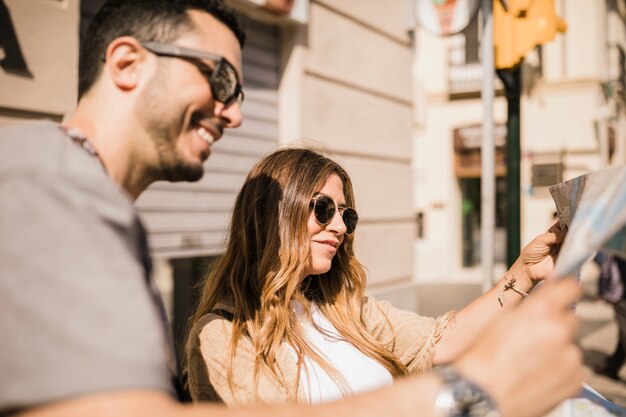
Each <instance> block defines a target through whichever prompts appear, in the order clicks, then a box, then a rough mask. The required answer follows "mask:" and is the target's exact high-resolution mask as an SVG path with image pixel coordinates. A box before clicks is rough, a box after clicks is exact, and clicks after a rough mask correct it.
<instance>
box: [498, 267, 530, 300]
mask: <svg viewBox="0 0 626 417" xmlns="http://www.w3.org/2000/svg"><path fill="white" fill-rule="evenodd" d="M515 282H516V279H515V278H511V279H510V280H509V278H508V277H507V274H504V287H502V290H500V296H499V297H498V302H499V303H500V307H504V292H505V291H508V290H513V291H514V292H516V293H518V294H519V295H521V296H522V297H527V296H528V293H527V292H524V291H522V290H519V289H517V288H515Z"/></svg>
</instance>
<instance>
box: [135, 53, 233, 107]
mask: <svg viewBox="0 0 626 417" xmlns="http://www.w3.org/2000/svg"><path fill="white" fill-rule="evenodd" d="M141 46H143V47H144V48H146V49H147V50H148V51H150V52H152V53H153V54H155V55H157V56H166V57H174V58H181V59H186V60H189V61H191V62H192V63H193V64H194V65H195V66H196V67H198V69H199V70H200V72H202V74H204V75H205V76H206V77H207V79H208V80H209V85H210V86H211V93H212V94H213V98H215V99H216V100H217V101H219V102H220V103H224V105H225V106H228V105H230V104H231V103H232V102H234V101H235V100H237V101H238V102H239V103H241V102H243V91H242V90H241V83H239V77H238V76H237V71H235V67H233V65H232V64H231V63H230V62H228V61H227V60H226V58H224V57H223V56H219V55H215V54H212V53H209V52H205V51H199V50H197V49H191V48H185V47H182V46H178V45H172V44H167V43H158V42H142V43H141ZM207 59H208V60H210V61H212V62H213V63H215V68H210V67H209V66H208V65H206V64H205V63H204V62H203V60H207Z"/></svg>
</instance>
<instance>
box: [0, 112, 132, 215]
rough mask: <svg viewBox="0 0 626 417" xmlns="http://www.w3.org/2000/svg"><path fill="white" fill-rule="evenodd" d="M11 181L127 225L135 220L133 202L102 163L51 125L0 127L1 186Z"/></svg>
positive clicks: (42, 122)
mask: <svg viewBox="0 0 626 417" xmlns="http://www.w3.org/2000/svg"><path fill="white" fill-rule="evenodd" d="M11 181H12V182H14V183H16V184H17V183H19V184H22V185H23V186H24V187H30V186H32V187H36V188H42V189H43V188H46V189H48V190H54V193H55V195H57V196H63V198H64V199H66V200H67V201H72V202H74V203H76V206H77V207H79V206H80V207H87V208H89V209H90V210H92V211H93V212H98V213H105V214H107V216H112V217H114V218H119V219H118V220H119V221H121V222H123V223H128V221H132V220H133V218H134V213H135V210H134V208H133V206H132V200H131V199H130V197H129V196H128V195H127V194H126V193H125V192H124V191H123V190H122V189H121V188H120V186H119V185H118V184H116V183H115V182H114V181H113V180H111V178H110V177H109V176H108V175H107V174H106V172H105V170H104V168H103V167H102V165H101V163H100V161H99V160H98V158H97V157H94V156H93V155H91V154H90V153H89V152H87V150H85V149H83V148H82V147H81V146H80V145H78V144H76V143H74V142H73V141H72V140H71V139H70V138H69V137H68V136H67V134H66V133H65V132H64V130H63V129H62V128H61V127H60V126H59V125H57V124H55V123H52V122H49V121H39V122H27V123H16V124H13V125H8V126H2V127H0V182H5V184H6V183H7V182H11ZM24 189H26V188H24ZM120 216H122V217H120Z"/></svg>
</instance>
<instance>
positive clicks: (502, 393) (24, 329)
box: [0, 0, 581, 417]
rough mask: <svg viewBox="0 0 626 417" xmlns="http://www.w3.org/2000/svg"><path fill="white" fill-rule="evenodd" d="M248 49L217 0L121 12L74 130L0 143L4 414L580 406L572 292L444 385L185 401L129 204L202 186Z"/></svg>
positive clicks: (39, 129) (555, 289)
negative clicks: (320, 397) (222, 402)
mask: <svg viewBox="0 0 626 417" xmlns="http://www.w3.org/2000/svg"><path fill="white" fill-rule="evenodd" d="M243 43H244V36H243V33H242V31H241V29H240V28H239V25H238V23H237V19H236V17H235V15H234V14H233V13H232V12H231V11H229V10H228V9H226V8H225V7H224V5H223V4H222V2H221V1H219V0H111V1H109V2H107V3H106V4H105V5H104V6H103V8H102V9H101V10H100V11H99V12H98V14H97V15H96V16H95V17H94V20H93V22H92V25H91V27H90V29H89V31H88V33H87V35H86V38H85V42H84V44H83V45H81V55H80V71H79V102H78V106H77V109H76V112H75V113H74V114H73V115H72V117H71V118H70V119H69V120H68V122H67V123H66V124H65V125H64V126H57V125H55V124H52V123H50V122H37V123H25V124H19V125H13V126H8V127H4V128H1V129H0V268H1V273H0V415H9V414H19V415H24V416H48V417H49V416H64V417H72V416H81V417H83V416H90V417H99V416H116V417H118V416H151V417H152V416H192V415H194V416H195V415H198V416H204V417H206V416H211V415H220V416H221V415H223V416H225V417H234V416H236V415H246V416H250V415H254V416H257V417H261V416H272V417H277V416H282V415H284V416H292V415H304V416H325V417H327V416H328V415H350V414H353V415H359V416H366V417H367V416H382V417H384V416H413V415H422V416H425V417H429V416H434V415H435V413H438V415H446V416H447V415H450V416H451V415H456V414H453V412H454V408H452V405H455V404H456V402H455V401H456V400H455V398H453V396H452V397H451V395H452V394H453V393H454V392H455V391H454V389H456V388H461V387H471V388H472V389H473V392H474V394H481V395H474V396H473V397H472V398H475V399H478V400H480V402H481V403H479V402H478V400H475V403H472V404H463V405H462V406H463V407H464V410H465V409H467V410H478V408H473V407H479V406H481V404H482V407H483V408H482V409H484V407H485V406H488V408H490V409H491V410H492V411H493V410H494V409H495V408H498V409H499V410H500V411H501V412H502V413H503V414H505V415H506V416H507V417H532V416H538V415H541V414H542V413H545V412H546V411H547V410H548V409H549V408H550V407H551V406H553V405H555V404H556V403H557V402H558V401H559V400H561V399H563V398H565V397H566V396H568V395H570V394H572V393H574V392H575V391H576V389H577V388H578V386H579V381H580V377H581V368H580V353H579V351H578V350H577V348H576V346H575V345H574V344H573V342H572V336H573V333H574V329H575V319H574V318H573V316H572V315H571V314H570V313H569V311H568V308H569V305H570V303H571V302H572V301H573V300H574V299H575V298H576V297H577V296H578V291H577V289H576V286H575V285H574V284H572V283H568V282H560V283H558V284H546V285H545V286H544V289H542V290H541V291H540V293H541V294H538V295H537V296H534V297H532V298H533V299H532V300H529V301H528V302H525V303H524V304H522V306H521V307H520V308H517V309H510V310H511V311H503V312H502V316H501V320H498V321H497V323H496V324H495V325H493V326H492V327H490V328H489V329H488V330H486V331H485V332H484V334H483V335H482V337H481V339H480V340H479V342H477V343H476V345H475V346H473V347H472V348H471V349H470V350H469V351H468V352H465V353H464V354H463V355H461V356H460V357H459V358H458V359H457V360H456V361H455V363H454V365H455V368H454V369H455V370H454V371H451V372H447V373H446V374H445V376H442V375H439V376H438V375H436V374H434V373H430V374H427V375H424V376H420V377H414V378H406V380H405V381H400V382H397V383H396V384H395V385H394V386H393V387H391V388H388V389H386V390H381V391H378V392H375V393H370V394H367V395H363V396H356V397H351V398H348V399H346V400H344V401H340V402H336V403H331V404H326V405H323V406H318V407H305V406H294V405H285V406H280V407H275V408H268V407H265V408H250V409H245V408H244V409H237V410H233V409H226V408H224V407H221V406H216V405H195V406H190V405H182V404H181V403H180V402H179V401H178V397H179V395H177V391H178V394H180V386H179V384H178V383H177V381H178V378H177V374H178V371H177V369H176V365H175V361H174V357H175V356H174V353H173V351H172V349H171V342H170V338H169V331H168V328H169V327H168V324H167V320H166V318H165V315H164V314H163V309H162V305H161V303H160V300H159V296H158V294H157V292H156V291H155V290H154V285H153V282H152V280H151V263H150V255H149V253H148V248H147V242H146V235H145V232H144V230H143V227H142V225H141V222H140V220H139V218H138V216H137V213H136V211H135V209H134V207H133V201H134V200H135V199H136V197H137V196H138V195H139V194H140V193H141V192H142V191H143V190H145V189H146V187H148V186H149V185H150V184H151V183H153V182H154V181H157V180H169V181H194V180H198V179H199V178H200V177H201V176H202V174H203V169H202V164H203V162H204V161H205V160H206V159H207V158H208V157H209V155H210V154H211V146H212V145H213V143H214V142H215V141H217V140H219V139H220V137H221V135H222V133H223V131H224V129H228V128H236V127H238V126H239V125H240V124H241V121H242V115H241V108H240V106H241V101H242V99H243V92H242V82H243V80H242V70H241V47H242V46H243ZM496 302H497V301H496V300H494V303H496ZM531 351H532V353H533V354H532V355H528V352H531ZM511 358H524V359H523V360H520V361H517V360H513V361H512V360H511ZM450 375H452V377H450ZM504 375H505V376H506V378H503V376H504ZM466 378H470V379H471V380H472V381H474V382H475V383H474V382H472V383H469V380H468V379H466ZM529 381H530V382H529ZM455 387H456V388H455ZM480 387H482V388H480ZM436 404H437V405H436ZM441 404H443V405H441ZM457 405H458V404H457ZM459 406H460V405H459Z"/></svg>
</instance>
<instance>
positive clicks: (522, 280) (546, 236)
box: [435, 224, 565, 364]
mask: <svg viewBox="0 0 626 417" xmlns="http://www.w3.org/2000/svg"><path fill="white" fill-rule="evenodd" d="M564 237H565V231H562V230H560V229H559V228H558V226H557V225H556V224H555V225H553V226H552V227H551V228H550V229H548V231H547V232H546V233H543V234H541V235H539V236H537V237H536V238H535V239H534V240H533V241H532V242H530V243H529V244H528V245H526V246H525V247H524V249H522V253H521V254H520V256H519V258H517V260H516V261H515V263H514V264H513V266H511V268H510V269H509V270H508V271H507V272H506V274H505V275H504V277H502V278H501V279H500V281H498V282H497V283H496V285H494V286H493V287H492V288H491V289H490V290H489V291H487V292H486V293H485V294H483V295H481V296H480V297H478V298H477V299H476V300H474V301H473V302H472V303H470V304H469V305H468V306H467V307H465V308H463V309H462V310H460V311H458V312H457V313H456V323H455V325H453V326H447V327H446V329H445V331H444V332H443V334H442V337H441V339H440V340H439V341H438V342H437V346H436V349H435V364H441V363H447V362H450V361H453V360H454V359H455V358H456V357H458V355H459V354H461V352H463V351H464V350H465V349H466V348H467V346H468V345H469V344H471V343H472V342H473V341H474V339H475V338H476V337H478V336H479V335H480V334H481V332H482V330H483V329H484V328H485V326H487V324H488V323H490V322H491V321H492V320H494V319H496V318H497V317H498V316H499V315H500V314H502V312H503V310H507V309H510V308H511V307H514V306H517V305H519V304H520V303H521V302H522V300H523V299H524V297H525V295H524V294H528V293H529V292H530V291H531V290H532V289H533V288H534V286H535V285H536V284H537V283H539V282H541V281H542V280H543V279H545V278H547V277H548V276H549V275H550V273H551V272H552V271H553V270H554V263H555V261H556V254H557V252H558V245H559V244H560V243H561V242H562V241H563V238H564ZM507 286H508V287H509V288H508V289H507Z"/></svg>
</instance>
